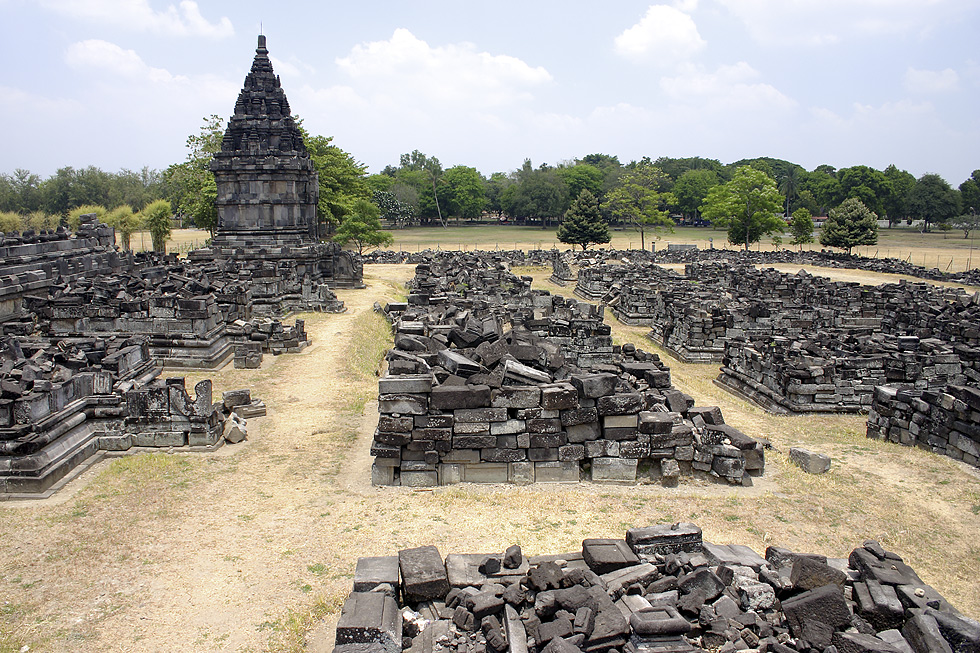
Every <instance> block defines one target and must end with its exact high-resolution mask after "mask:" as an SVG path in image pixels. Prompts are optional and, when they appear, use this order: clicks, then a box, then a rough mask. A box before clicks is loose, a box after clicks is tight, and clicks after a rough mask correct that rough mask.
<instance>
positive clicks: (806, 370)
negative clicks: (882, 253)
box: [718, 331, 972, 413]
mask: <svg viewBox="0 0 980 653" xmlns="http://www.w3.org/2000/svg"><path fill="white" fill-rule="evenodd" d="M966 372H971V373H972V370H971V369H970V368H965V367H964V366H963V364H962V361H961V358H960V356H959V354H958V353H957V350H956V349H955V348H954V347H952V346H950V345H949V344H948V343H945V342H943V341H941V340H937V339H934V338H933V339H926V340H920V339H919V338H917V337H915V336H901V337H893V336H886V335H884V334H881V333H875V334H867V335H855V334H854V333H841V332H836V331H819V332H817V333H815V334H813V335H812V336H811V337H809V338H806V339H799V340H792V339H789V338H783V337H778V336H777V337H771V338H766V339H763V340H754V341H750V340H748V339H744V338H735V339H732V340H730V341H729V342H728V343H727V344H726V347H725V358H724V361H723V363H722V367H721V374H720V375H719V377H718V383H719V384H720V385H722V386H723V387H726V388H728V389H731V390H733V391H735V392H736V393H738V394H740V395H743V396H745V397H748V398H750V399H752V400H753V401H755V402H756V403H758V404H759V405H761V406H763V407H765V408H767V409H768V410H770V411H772V412H794V413H802V412H865V411H867V410H868V408H869V407H870V406H871V402H872V399H873V395H874V388H875V387H876V386H880V385H885V384H901V385H903V386H904V387H909V388H920V389H926V388H932V387H940V386H945V385H946V384H949V383H965V382H967V380H968V377H967V374H966Z"/></svg>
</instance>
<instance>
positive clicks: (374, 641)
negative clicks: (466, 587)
mask: <svg viewBox="0 0 980 653" xmlns="http://www.w3.org/2000/svg"><path fill="white" fill-rule="evenodd" d="M441 564H442V562H441V561H440V565H441ZM446 585H447V588H446V591H447V592H448V583H447V584H446ZM336 643H337V645H338V646H343V645H345V644H371V645H376V646H380V650H381V651H383V652H384V653H400V652H401V650H402V615H401V611H400V610H399V609H398V604H397V603H396V602H395V600H394V599H393V598H392V597H390V596H387V595H386V594H383V593H381V592H355V593H352V594H351V595H350V597H348V599H347V600H346V601H345V602H344V607H343V608H342V609H341V613H340V619H339V620H338V621H337V639H336Z"/></svg>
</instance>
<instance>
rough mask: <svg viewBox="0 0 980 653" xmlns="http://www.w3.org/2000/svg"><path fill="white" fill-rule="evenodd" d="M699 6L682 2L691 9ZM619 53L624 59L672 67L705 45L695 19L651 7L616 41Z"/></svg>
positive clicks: (663, 7)
mask: <svg viewBox="0 0 980 653" xmlns="http://www.w3.org/2000/svg"><path fill="white" fill-rule="evenodd" d="M696 4H697V3H696V2H693V3H692V2H690V1H687V2H682V3H680V6H682V7H684V8H685V9H691V8H693V6H696ZM614 45H615V48H616V52H617V53H618V54H620V55H622V56H624V57H628V58H631V59H636V60H645V61H651V62H654V63H659V64H663V65H670V64H674V63H677V62H679V61H686V60H688V59H690V58H691V57H692V56H693V55H695V54H697V53H698V52H699V51H700V50H702V49H703V48H704V46H705V45H706V43H705V40H704V39H702V38H701V35H700V34H699V33H698V27H697V25H695V24H694V19H692V18H691V17H690V16H689V15H687V14H686V13H684V11H682V10H681V9H678V8H677V7H670V6H668V5H651V6H650V8H649V9H647V12H646V14H644V15H643V18H641V19H640V22H638V23H637V24H636V25H633V26H632V27H630V28H628V29H626V30H625V31H623V33H622V34H620V35H619V36H617V37H616V39H615V41H614Z"/></svg>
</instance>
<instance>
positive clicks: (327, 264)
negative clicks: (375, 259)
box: [187, 36, 364, 315]
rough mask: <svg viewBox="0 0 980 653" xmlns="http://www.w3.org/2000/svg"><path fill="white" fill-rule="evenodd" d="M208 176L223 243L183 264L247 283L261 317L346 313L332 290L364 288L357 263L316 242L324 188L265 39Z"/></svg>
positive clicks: (192, 255)
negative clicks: (204, 265) (210, 267)
mask: <svg viewBox="0 0 980 653" xmlns="http://www.w3.org/2000/svg"><path fill="white" fill-rule="evenodd" d="M211 171H212V172H214V180H215V182H216V183H217V186H218V197H217V200H216V201H215V205H216V207H217V209H218V229H217V233H216V234H215V237H214V239H213V240H212V242H211V243H210V245H209V246H208V247H205V248H202V249H198V250H194V251H193V252H189V253H188V254H187V258H188V259H190V260H192V261H201V262H204V261H207V262H211V263H214V264H216V265H218V266H220V267H221V268H222V269H223V270H224V271H225V272H236V273H237V275H238V278H239V279H242V280H248V281H249V283H250V293H251V306H252V310H253V312H254V313H255V314H258V315H284V314H286V313H290V312H295V311H331V312H333V311H337V310H344V309H343V302H341V301H338V300H337V296H336V295H335V294H334V292H333V290H332V288H338V287H339V288H358V287H363V285H364V283H363V275H364V268H363V265H362V262H361V257H360V256H358V255H357V254H354V253H352V252H349V251H346V250H344V249H342V248H341V247H340V245H338V244H337V243H332V242H324V243H321V242H320V240H319V237H318V236H319V234H318V233H317V221H316V208H317V201H318V199H319V192H320V184H319V179H318V178H317V173H316V169H315V168H314V166H313V161H312V160H311V159H310V155H309V153H307V151H306V146H305V145H304V144H303V136H302V134H301V133H300V131H299V127H297V125H296V122H295V121H294V120H293V118H292V116H291V115H290V111H289V102H288V101H287V100H286V94H285V93H283V90H282V86H280V84H279V78H278V77H276V74H275V73H274V72H273V71H272V62H271V61H269V51H268V50H266V48H265V36H259V46H258V47H257V48H256V49H255V59H254V60H253V61H252V69H251V71H249V73H248V75H247V76H246V77H245V85H244V87H243V88H242V92H241V93H240V94H239V95H238V101H237V102H235V113H234V114H233V115H232V117H231V120H229V121H228V128H227V129H226V130H225V135H224V138H223V139H222V141H221V151H220V152H216V153H215V155H214V158H213V159H212V160H211Z"/></svg>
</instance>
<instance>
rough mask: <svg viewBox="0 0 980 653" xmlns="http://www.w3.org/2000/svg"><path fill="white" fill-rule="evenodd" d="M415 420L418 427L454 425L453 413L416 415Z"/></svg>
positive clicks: (446, 427)
mask: <svg viewBox="0 0 980 653" xmlns="http://www.w3.org/2000/svg"><path fill="white" fill-rule="evenodd" d="M413 420H414V423H415V428H418V429H451V428H453V426H454V425H453V416H452V415H416V416H415V417H414V418H413Z"/></svg>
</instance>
